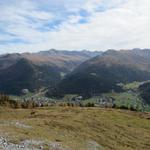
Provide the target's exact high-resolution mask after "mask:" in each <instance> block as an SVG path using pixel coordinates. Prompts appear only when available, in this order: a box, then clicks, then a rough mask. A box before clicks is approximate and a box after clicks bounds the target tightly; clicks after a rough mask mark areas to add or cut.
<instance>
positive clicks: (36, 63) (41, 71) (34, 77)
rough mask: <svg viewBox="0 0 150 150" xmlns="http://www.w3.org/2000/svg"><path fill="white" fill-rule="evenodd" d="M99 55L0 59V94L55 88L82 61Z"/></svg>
mask: <svg viewBox="0 0 150 150" xmlns="http://www.w3.org/2000/svg"><path fill="white" fill-rule="evenodd" d="M98 54H101V52H89V51H59V50H54V49H52V50H49V51H41V52H38V53H23V54H6V55H1V56H0V92H4V93H7V94H15V95H18V94H21V91H22V89H28V90H29V91H31V92H33V91H35V90H38V89H40V88H41V87H53V86H55V85H56V84H57V83H58V82H59V81H60V80H61V79H62V78H64V76H65V75H66V74H68V73H69V72H71V71H72V70H73V69H74V68H75V67H77V66H78V65H79V64H81V63H82V62H83V61H85V60H87V59H89V58H91V57H93V56H95V55H98Z"/></svg>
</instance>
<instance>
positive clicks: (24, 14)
mask: <svg viewBox="0 0 150 150" xmlns="http://www.w3.org/2000/svg"><path fill="white" fill-rule="evenodd" d="M51 48H55V49H65V50H82V49H88V50H106V49H110V48H112V49H131V48H150V0H0V53H8V52H9V53H11V52H26V51H29V52H35V51H39V50H48V49H51Z"/></svg>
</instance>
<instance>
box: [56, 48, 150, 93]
mask: <svg viewBox="0 0 150 150" xmlns="http://www.w3.org/2000/svg"><path fill="white" fill-rule="evenodd" d="M149 58H150V50H137V49H136V50H132V51H128V50H126V51H125V50H122V51H115V50H108V51H106V52H104V53H103V54H102V55H99V56H96V57H94V58H91V59H90V60H87V61H85V62H83V63H82V64H81V65H79V67H77V68H76V69H75V70H74V71H73V72H72V73H71V74H69V75H68V76H66V78H65V79H64V80H63V81H62V82H61V83H60V84H59V85H58V90H59V91H60V90H61V91H62V90H63V91H64V93H71V94H75V93H76V94H85V95H90V94H94V93H104V92H110V91H112V90H114V91H120V90H121V88H120V86H118V85H117V84H119V83H129V82H133V81H144V80H149V79H150V59H149Z"/></svg>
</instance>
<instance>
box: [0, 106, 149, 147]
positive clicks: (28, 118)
mask: <svg viewBox="0 0 150 150" xmlns="http://www.w3.org/2000/svg"><path fill="white" fill-rule="evenodd" d="M33 112H34V113H33ZM149 118H150V113H146V114H144V113H138V112H130V111H122V110H113V109H100V108H78V107H50V108H38V109H32V110H30V109H27V110H23V109H18V110H13V109H4V108H1V109H0V133H1V134H4V133H7V136H9V137H12V138H13V139H14V141H19V140H24V139H41V140H48V141H56V142H59V143H61V144H62V145H64V146H67V147H69V148H70V149H72V150H87V149H88V147H89V142H91V141H92V142H96V143H98V144H99V145H101V146H102V147H103V148H104V149H106V150H135V149H136V150H149V149H150V120H149ZM3 121H10V122H11V121H19V122H21V123H23V124H26V125H28V126H32V128H19V127H16V126H13V125H10V126H8V125H7V126H4V125H2V124H1V122H3Z"/></svg>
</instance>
